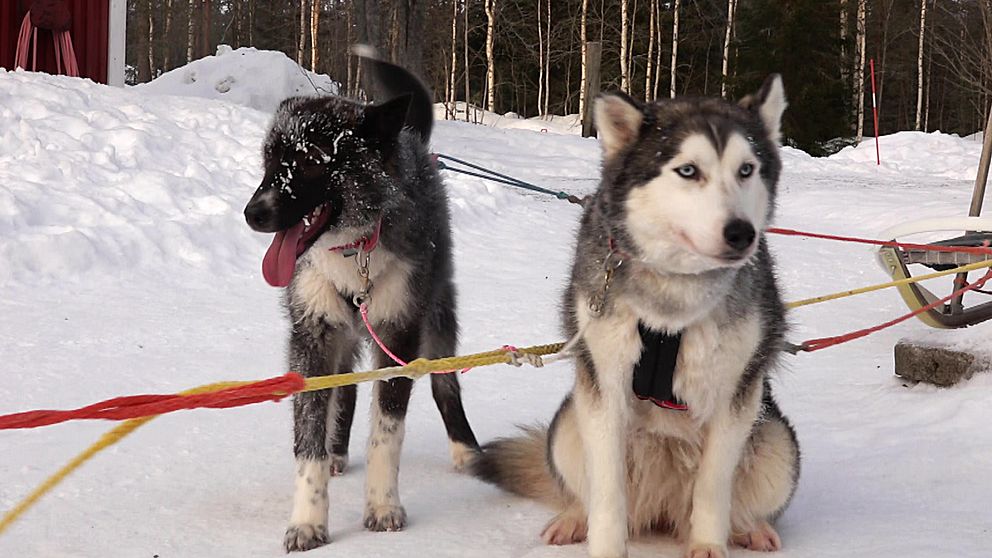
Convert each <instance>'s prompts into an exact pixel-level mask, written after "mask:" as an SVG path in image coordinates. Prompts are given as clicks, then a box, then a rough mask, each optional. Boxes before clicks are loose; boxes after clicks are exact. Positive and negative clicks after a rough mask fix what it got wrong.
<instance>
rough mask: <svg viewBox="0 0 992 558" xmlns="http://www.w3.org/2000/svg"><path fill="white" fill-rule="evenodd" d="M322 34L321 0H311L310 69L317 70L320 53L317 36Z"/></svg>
mask: <svg viewBox="0 0 992 558" xmlns="http://www.w3.org/2000/svg"><path fill="white" fill-rule="evenodd" d="M319 36H320V0H310V71H312V72H316V71H317V62H318V61H319V60H320V55H319V54H318V50H317V37H319Z"/></svg>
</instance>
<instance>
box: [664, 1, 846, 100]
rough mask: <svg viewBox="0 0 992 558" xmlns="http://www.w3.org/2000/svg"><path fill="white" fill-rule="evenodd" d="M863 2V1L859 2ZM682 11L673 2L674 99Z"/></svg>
mask: <svg viewBox="0 0 992 558" xmlns="http://www.w3.org/2000/svg"><path fill="white" fill-rule="evenodd" d="M861 1H862V2H864V1H865V0H861ZM681 9H682V0H675V7H674V18H675V19H674V20H673V21H672V81H671V85H672V86H671V96H672V98H673V99H674V98H675V78H676V71H675V70H676V69H677V68H678V58H679V11H680V10H681Z"/></svg>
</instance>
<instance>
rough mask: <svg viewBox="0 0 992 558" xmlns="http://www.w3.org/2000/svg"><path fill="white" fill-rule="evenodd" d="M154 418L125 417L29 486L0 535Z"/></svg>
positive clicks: (209, 388) (210, 387)
mask: <svg viewBox="0 0 992 558" xmlns="http://www.w3.org/2000/svg"><path fill="white" fill-rule="evenodd" d="M247 383H250V382H218V383H214V384H207V385H203V386H199V387H195V388H193V389H188V390H186V391H183V392H181V393H182V394H183V395H193V394H197V393H210V392H213V391H220V390H222V389H227V388H232V387H236V386H241V385H245V384H247ZM153 418H155V417H154V416H151V417H142V418H138V419H131V420H127V421H124V422H123V423H121V424H119V425H117V426H116V427H114V428H113V429H111V430H110V431H109V432H107V433H106V434H104V435H103V436H100V439H98V440H97V441H96V442H95V443H94V444H93V445H91V446H90V447H88V448H86V449H85V450H84V451H83V452H82V453H80V454H79V455H77V456H76V457H74V458H73V459H72V461H70V462H68V463H66V464H65V466H63V467H62V468H61V469H59V470H58V471H56V472H55V473H54V474H53V475H51V476H50V477H48V478H47V479H45V482H43V483H41V484H40V485H38V487H37V488H35V489H34V490H32V491H31V493H30V494H28V495H27V496H26V497H25V498H24V499H23V500H21V501H20V502H18V503H17V505H16V506H14V507H13V508H11V510H10V511H8V512H7V513H5V514H3V518H2V519H0V535H2V534H3V533H4V531H6V530H7V529H8V528H9V527H10V526H11V525H12V524H13V523H14V522H15V521H17V519H18V518H20V517H21V516H22V515H23V514H24V512H26V511H28V509H30V508H31V507H32V506H34V505H35V504H36V503H37V502H38V500H40V499H41V497H42V496H44V495H45V494H47V493H48V492H49V491H50V490H51V489H53V488H55V487H56V486H58V484H59V483H61V482H62V481H63V480H65V478H66V477H68V476H69V475H71V474H72V473H73V472H74V471H75V470H76V469H78V468H79V467H80V466H82V464H83V463H86V462H87V461H89V460H90V459H92V458H93V456H95V455H96V454H98V453H100V452H101V451H103V450H105V449H107V448H109V447H110V446H112V445H114V444H116V443H117V442H120V441H121V440H122V439H123V438H124V437H125V436H127V435H128V434H130V433H132V432H134V431H135V430H137V429H138V428H139V427H141V426H143V425H144V424H145V423H146V422H148V421H150V420H152V419H153Z"/></svg>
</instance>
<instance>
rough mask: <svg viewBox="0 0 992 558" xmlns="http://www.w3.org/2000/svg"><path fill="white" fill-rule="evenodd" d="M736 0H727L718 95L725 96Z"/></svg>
mask: <svg viewBox="0 0 992 558" xmlns="http://www.w3.org/2000/svg"><path fill="white" fill-rule="evenodd" d="M736 11H737V0H727V29H726V32H725V33H724V35H723V67H722V69H721V74H720V96H721V97H723V98H724V99H726V98H727V75H728V72H729V70H730V40H731V38H732V35H733V31H734V12H736Z"/></svg>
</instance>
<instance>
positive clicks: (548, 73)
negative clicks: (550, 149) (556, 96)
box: [544, 0, 551, 116]
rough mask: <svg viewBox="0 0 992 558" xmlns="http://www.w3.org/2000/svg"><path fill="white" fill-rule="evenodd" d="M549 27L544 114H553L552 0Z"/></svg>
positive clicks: (546, 37)
mask: <svg viewBox="0 0 992 558" xmlns="http://www.w3.org/2000/svg"><path fill="white" fill-rule="evenodd" d="M547 20H548V29H547V32H546V33H545V34H544V37H545V42H546V43H547V45H548V52H547V53H546V54H545V56H544V65H545V68H544V114H545V116H547V115H549V114H551V111H550V109H549V106H548V105H550V103H551V0H548V18H547Z"/></svg>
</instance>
